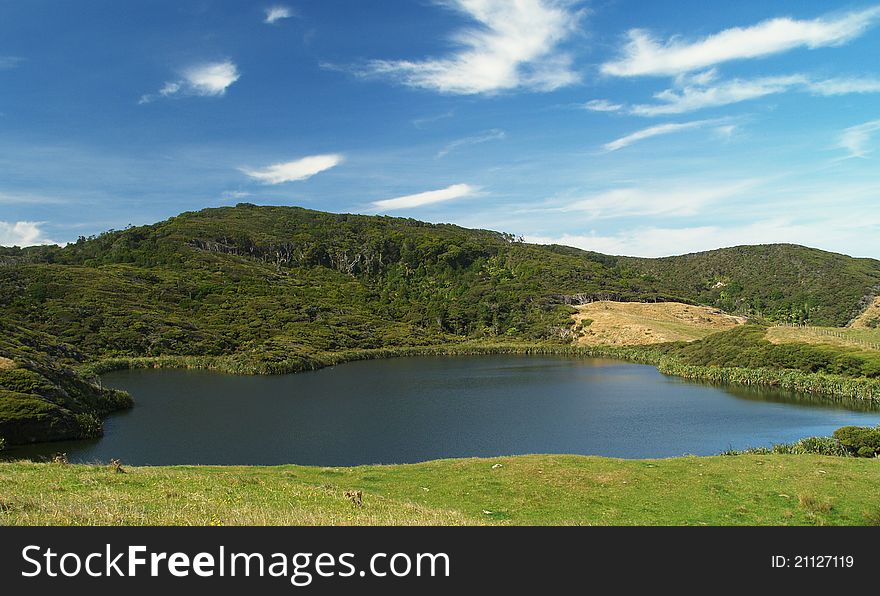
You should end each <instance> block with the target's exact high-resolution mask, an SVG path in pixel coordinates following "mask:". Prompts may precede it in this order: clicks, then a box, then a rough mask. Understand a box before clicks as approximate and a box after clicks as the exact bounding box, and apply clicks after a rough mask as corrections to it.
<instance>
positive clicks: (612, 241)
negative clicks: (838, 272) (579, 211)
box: [525, 218, 880, 257]
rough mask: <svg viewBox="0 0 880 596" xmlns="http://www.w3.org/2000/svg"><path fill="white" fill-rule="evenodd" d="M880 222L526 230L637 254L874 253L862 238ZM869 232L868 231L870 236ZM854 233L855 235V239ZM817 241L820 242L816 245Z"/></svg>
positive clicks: (542, 240)
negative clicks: (749, 250) (744, 250)
mask: <svg viewBox="0 0 880 596" xmlns="http://www.w3.org/2000/svg"><path fill="white" fill-rule="evenodd" d="M877 224H878V221H877V219H876V218H874V219H873V220H872V221H869V222H868V223H867V224H863V223H862V222H853V221H852V218H838V219H833V220H829V219H827V218H823V219H821V220H819V221H815V220H814V221H808V222H798V221H795V220H793V219H791V218H771V219H764V220H759V221H755V222H751V223H745V224H738V225H731V226H722V225H702V226H693V227H660V226H642V227H637V228H632V229H627V230H624V231H620V232H618V233H615V234H603V233H600V232H595V231H594V232H592V233H589V234H561V235H558V236H540V235H534V236H528V235H527V236H526V237H525V240H526V241H527V242H534V243H538V244H561V245H564V246H574V247H576V248H581V249H584V250H591V251H596V252H601V253H606V254H616V255H629V256H636V257H665V256H670V255H680V254H686V253H692V252H699V251H704V250H712V249H716V248H724V247H730V246H740V245H744V244H752V245H754V244H777V243H780V242H785V243H791V244H801V245H804V246H812V247H815V248H823V249H825V250H836V251H840V252H845V253H847V254H853V255H856V256H868V255H871V254H876V252H875V251H876V250H877V249H878V248H880V244H878V243H877V242H871V243H870V244H871V245H870V246H867V245H865V244H864V243H863V242H862V243H861V245H859V241H860V239H861V240H863V239H864V238H865V236H864V234H866V233H869V230H870V228H871V227H875V226H876V225H877ZM868 237H869V238H870V237H871V236H868ZM853 239H856V241H855V242H853ZM817 242H818V243H820V244H819V245H817Z"/></svg>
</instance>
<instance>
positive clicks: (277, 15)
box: [263, 5, 296, 25]
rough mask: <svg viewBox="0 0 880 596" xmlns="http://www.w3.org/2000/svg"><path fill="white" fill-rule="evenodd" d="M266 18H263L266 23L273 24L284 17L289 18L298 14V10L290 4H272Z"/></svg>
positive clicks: (267, 10)
mask: <svg viewBox="0 0 880 596" xmlns="http://www.w3.org/2000/svg"><path fill="white" fill-rule="evenodd" d="M265 12H266V18H265V19H264V20H263V22H264V23H266V24H268V25H271V24H273V23H276V22H278V21H280V20H282V19H289V18H291V17H294V16H296V12H294V10H293V9H292V8H290V7H289V6H282V5H278V6H271V7H269V8H267V9H266V11H265Z"/></svg>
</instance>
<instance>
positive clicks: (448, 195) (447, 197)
mask: <svg viewBox="0 0 880 596" xmlns="http://www.w3.org/2000/svg"><path fill="white" fill-rule="evenodd" d="M477 192H479V188H476V187H474V186H471V185H469V184H453V185H452V186H447V187H446V188H442V189H440V190H430V191H428V192H420V193H417V194H414V195H405V196H402V197H395V198H393V199H383V200H381V201H375V202H373V205H372V206H373V207H375V208H376V209H379V210H381V211H393V210H395V209H411V208H414V207H423V206H425V205H432V204H434V203H443V202H445V201H452V200H455V199H461V198H464V197H468V196H472V195H474V194H476V193H477Z"/></svg>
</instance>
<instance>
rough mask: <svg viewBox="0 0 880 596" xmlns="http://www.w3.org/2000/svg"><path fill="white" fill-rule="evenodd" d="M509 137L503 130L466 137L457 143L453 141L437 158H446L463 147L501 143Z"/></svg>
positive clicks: (495, 129) (496, 129) (494, 129)
mask: <svg viewBox="0 0 880 596" xmlns="http://www.w3.org/2000/svg"><path fill="white" fill-rule="evenodd" d="M505 137H507V133H506V132H504V131H503V130H501V129H498V128H493V129H492V130H487V131H486V132H484V133H481V134H478V135H474V136H472V137H465V138H463V139H458V140H457V141H452V142H451V143H449V144H447V145H446V146H445V147H443V149H441V150H440V151H438V152H437V158H438V159H439V158H441V157H446V156H447V155H449V154H450V153H451V152H453V151H455V150H456V149H460V148H461V147H467V146H469V145H479V144H481V143H488V142H489V141H500V140H502V139H504V138H505Z"/></svg>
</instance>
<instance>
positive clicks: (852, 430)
mask: <svg viewBox="0 0 880 596" xmlns="http://www.w3.org/2000/svg"><path fill="white" fill-rule="evenodd" d="M834 438H835V439H837V440H838V441H840V444H841V445H843V447H844V448H845V449H846V450H847V451H849V452H850V453H851V454H853V455H855V456H857V457H876V456H877V454H880V428H868V427H865V426H844V427H841V428H838V429H837V430H836V431H834Z"/></svg>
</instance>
